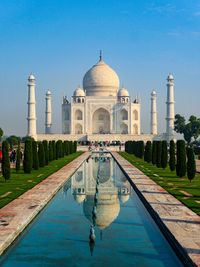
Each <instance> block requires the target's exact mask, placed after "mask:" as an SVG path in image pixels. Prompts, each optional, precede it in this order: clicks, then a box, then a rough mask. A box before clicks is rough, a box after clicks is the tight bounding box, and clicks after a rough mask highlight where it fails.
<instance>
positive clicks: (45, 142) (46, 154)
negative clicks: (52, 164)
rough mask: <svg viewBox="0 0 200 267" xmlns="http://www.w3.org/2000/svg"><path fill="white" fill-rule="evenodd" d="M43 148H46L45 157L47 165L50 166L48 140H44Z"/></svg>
mask: <svg viewBox="0 0 200 267" xmlns="http://www.w3.org/2000/svg"><path fill="white" fill-rule="evenodd" d="M42 143H43V147H44V157H45V165H48V164H49V148H48V142H47V140H43V141H42Z"/></svg>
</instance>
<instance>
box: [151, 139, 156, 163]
mask: <svg viewBox="0 0 200 267" xmlns="http://www.w3.org/2000/svg"><path fill="white" fill-rule="evenodd" d="M156 157H157V141H153V146H152V164H153V165H155V164H156Z"/></svg>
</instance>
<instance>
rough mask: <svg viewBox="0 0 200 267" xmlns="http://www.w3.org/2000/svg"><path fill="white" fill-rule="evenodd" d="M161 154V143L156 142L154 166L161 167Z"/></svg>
mask: <svg viewBox="0 0 200 267" xmlns="http://www.w3.org/2000/svg"><path fill="white" fill-rule="evenodd" d="M161 153H162V142H161V141H157V142H156V166H157V167H158V168H160V167H161Z"/></svg>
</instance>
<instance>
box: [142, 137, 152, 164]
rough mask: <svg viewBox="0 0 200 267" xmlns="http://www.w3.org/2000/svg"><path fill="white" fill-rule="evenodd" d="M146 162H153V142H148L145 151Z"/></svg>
mask: <svg viewBox="0 0 200 267" xmlns="http://www.w3.org/2000/svg"><path fill="white" fill-rule="evenodd" d="M144 160H145V161H146V162H148V163H149V162H151V160H152V148H151V141H147V143H146V146H145V151H144Z"/></svg>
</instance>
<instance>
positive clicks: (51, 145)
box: [49, 141, 53, 161]
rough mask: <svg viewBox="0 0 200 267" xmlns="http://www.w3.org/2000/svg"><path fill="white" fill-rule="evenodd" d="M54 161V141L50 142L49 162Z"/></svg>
mask: <svg viewBox="0 0 200 267" xmlns="http://www.w3.org/2000/svg"><path fill="white" fill-rule="evenodd" d="M52 160H53V144H52V141H49V161H52Z"/></svg>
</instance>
